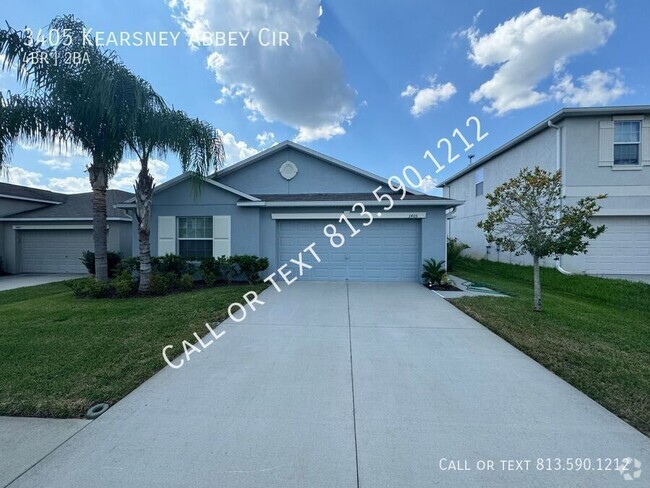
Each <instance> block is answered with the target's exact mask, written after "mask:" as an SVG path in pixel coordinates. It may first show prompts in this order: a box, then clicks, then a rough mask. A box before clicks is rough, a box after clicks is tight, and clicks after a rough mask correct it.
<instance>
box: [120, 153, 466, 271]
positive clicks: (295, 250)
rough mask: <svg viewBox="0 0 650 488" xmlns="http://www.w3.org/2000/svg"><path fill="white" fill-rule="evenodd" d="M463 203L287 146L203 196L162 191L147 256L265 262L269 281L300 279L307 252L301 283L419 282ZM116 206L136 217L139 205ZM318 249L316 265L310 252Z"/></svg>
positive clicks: (164, 187)
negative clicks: (286, 276)
mask: <svg viewBox="0 0 650 488" xmlns="http://www.w3.org/2000/svg"><path fill="white" fill-rule="evenodd" d="M373 192H376V193H377V196H375V194H373ZM384 193H388V194H389V195H390V197H391V198H392V200H393V202H394V204H393V206H392V208H389V207H390V205H389V204H388V203H387V202H388V200H389V198H388V196H383V195H382V194H384ZM378 198H382V200H381V201H380V200H378ZM461 203H462V202H460V201H457V200H452V199H447V198H442V197H435V196H430V195H425V194H423V193H420V192H417V191H408V192H407V193H406V195H405V196H404V198H401V193H395V192H392V191H391V190H390V189H389V187H388V184H387V181H386V180H385V179H384V178H381V177H379V176H376V175H374V174H371V173H369V172H367V171H364V170H362V169H360V168H357V167H354V166H351V165H349V164H346V163H344V162H341V161H338V160H336V159H334V158H331V157H329V156H326V155H324V154H321V153H318V152H316V151H313V150H311V149H308V148H306V147H303V146H301V145H298V144H295V143H293V142H289V141H286V142H283V143H281V144H277V145H276V146H274V147H271V148H269V149H267V150H265V151H263V152H261V153H259V154H257V155H255V156H253V157H251V158H248V159H246V160H244V161H241V162H239V163H236V164H234V165H232V166H229V167H227V168H225V169H222V170H220V171H218V172H216V173H215V174H213V175H212V176H210V177H209V178H206V180H205V182H204V183H203V184H202V185H201V186H200V191H199V192H198V193H197V192H195V186H193V181H192V179H191V177H190V176H189V175H187V174H185V175H181V176H179V177H177V178H174V179H172V180H170V181H168V182H166V183H163V184H161V185H159V186H158V187H157V188H156V190H155V193H154V197H153V207H152V226H151V250H152V254H153V255H164V254H166V253H174V254H179V255H181V256H188V257H194V258H201V257H207V256H215V257H218V256H221V255H226V256H229V255H234V254H253V255H257V256H262V257H267V258H268V259H269V262H270V267H269V270H268V273H270V272H272V271H275V270H276V269H277V268H278V267H280V266H282V265H283V264H285V263H287V264H288V266H287V268H285V270H293V272H294V273H295V274H296V275H298V274H299V271H300V270H299V269H298V265H296V263H295V262H292V261H291V260H292V259H293V260H294V261H297V260H298V258H299V255H301V253H302V256H303V259H304V261H305V262H307V260H308V259H310V261H309V264H310V265H311V266H313V267H312V268H311V269H303V270H302V271H303V272H304V275H303V276H301V279H304V280H358V281H419V280H420V274H421V272H422V263H423V260H424V259H427V258H434V259H436V260H444V259H445V255H446V237H447V236H446V227H445V221H446V216H445V213H446V211H447V210H448V209H452V208H454V207H456V206H457V205H460V204H461ZM118 207H119V208H122V209H125V210H127V211H129V212H130V213H131V214H133V212H134V209H135V205H134V200H133V199H130V200H128V201H126V202H124V203H123V204H120V205H118ZM364 212H368V213H364ZM368 214H371V215H372V222H370V218H371V217H370V216H369V215H368ZM353 228H354V230H353ZM357 231H358V232H357ZM132 232H133V240H132V245H133V251H132V252H133V254H134V255H137V253H138V235H137V229H136V228H135V226H134V228H133V229H132ZM327 234H329V235H334V234H336V235H335V236H334V237H332V238H330V237H328V235H327ZM352 234H355V236H354V237H352ZM342 239H345V241H344V243H343V244H342V245H340V244H341V243H342ZM312 244H313V246H312V248H311V250H312V251H315V254H316V255H317V256H318V258H319V259H320V262H318V261H317V260H316V259H315V258H314V256H313V254H311V253H310V252H309V251H305V249H306V248H307V247H309V246H310V245H312ZM332 244H334V245H332Z"/></svg>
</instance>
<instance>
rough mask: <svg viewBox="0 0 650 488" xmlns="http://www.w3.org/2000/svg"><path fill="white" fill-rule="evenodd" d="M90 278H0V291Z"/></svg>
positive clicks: (76, 276)
mask: <svg viewBox="0 0 650 488" xmlns="http://www.w3.org/2000/svg"><path fill="white" fill-rule="evenodd" d="M84 276H90V275H87V274H73V273H66V274H19V275H7V276H0V291H5V290H14V289H16V288H25V287H28V286H36V285H44V284H46V283H56V282H57V281H65V280H74V279H76V278H83V277H84Z"/></svg>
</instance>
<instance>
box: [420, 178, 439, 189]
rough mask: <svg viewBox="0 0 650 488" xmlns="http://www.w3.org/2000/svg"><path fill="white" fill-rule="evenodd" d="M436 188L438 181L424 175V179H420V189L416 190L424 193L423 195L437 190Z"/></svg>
mask: <svg viewBox="0 0 650 488" xmlns="http://www.w3.org/2000/svg"><path fill="white" fill-rule="evenodd" d="M437 186H438V179H437V178H434V177H433V176H431V175H426V176H425V177H424V178H422V184H421V185H420V188H418V190H420V191H422V192H424V193H431V192H432V191H434V190H437Z"/></svg>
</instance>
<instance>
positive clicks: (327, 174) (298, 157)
mask: <svg viewBox="0 0 650 488" xmlns="http://www.w3.org/2000/svg"><path fill="white" fill-rule="evenodd" d="M286 161H291V162H293V163H295V164H296V165H297V166H298V173H297V175H296V176H295V178H293V179H291V180H288V181H287V180H285V179H284V178H282V177H281V176H280V174H279V169H280V166H281V165H282V164H283V163H284V162H286ZM211 178H212V179H214V180H216V181H221V182H223V183H225V184H227V185H230V186H233V187H236V188H240V189H242V190H244V191H246V192H247V193H249V194H292V193H345V192H347V193H353V192H371V191H372V190H374V189H375V188H376V187H377V186H378V185H384V186H387V180H386V179H385V178H382V177H380V176H378V175H376V174H373V173H371V172H369V171H366V170H363V169H361V168H358V167H356V166H353V165H350V164H348V163H345V162H343V161H340V160H338V159H335V158H332V157H330V156H327V155H325V154H322V153H320V152H318V151H314V150H313V149H309V148H307V147H305V146H301V145H300V144H296V143H294V142H291V141H284V142H282V143H280V144H276V145H275V146H273V147H271V148H269V149H266V150H265V151H262V152H260V153H258V154H256V155H254V156H252V157H250V158H247V159H245V160H243V161H240V162H239V163H235V164H233V165H232V166H229V167H227V168H224V169H221V170H219V171H217V172H216V173H214V174H213V175H211ZM410 193H412V194H420V193H421V192H418V191H416V190H410Z"/></svg>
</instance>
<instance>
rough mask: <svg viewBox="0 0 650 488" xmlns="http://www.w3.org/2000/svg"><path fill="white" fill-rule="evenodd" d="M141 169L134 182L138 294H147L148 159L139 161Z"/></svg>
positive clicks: (150, 183) (150, 187)
mask: <svg viewBox="0 0 650 488" xmlns="http://www.w3.org/2000/svg"><path fill="white" fill-rule="evenodd" d="M140 164H141V168H140V173H139V174H138V179H137V180H136V182H135V201H136V217H137V220H138V241H139V244H140V285H139V286H138V291H139V292H140V293H147V292H149V285H150V283H151V239H150V237H151V203H152V200H153V190H154V184H153V176H151V174H150V173H149V166H148V158H142V159H141V160H140Z"/></svg>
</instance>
